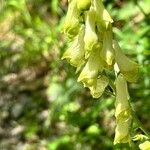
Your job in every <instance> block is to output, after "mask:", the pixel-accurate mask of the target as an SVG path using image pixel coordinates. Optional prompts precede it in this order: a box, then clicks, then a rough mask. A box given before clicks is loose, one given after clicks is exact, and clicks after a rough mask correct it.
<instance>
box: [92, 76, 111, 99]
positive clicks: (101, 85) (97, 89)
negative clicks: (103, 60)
mask: <svg viewBox="0 0 150 150" xmlns="http://www.w3.org/2000/svg"><path fill="white" fill-rule="evenodd" d="M108 83H109V80H108V78H107V77H106V76H101V77H100V78H98V79H97V80H96V82H95V84H93V85H92V86H91V87H89V89H90V91H91V95H92V96H93V98H99V97H100V96H101V95H102V94H103V92H104V90H105V88H106V87H107V85H108Z"/></svg>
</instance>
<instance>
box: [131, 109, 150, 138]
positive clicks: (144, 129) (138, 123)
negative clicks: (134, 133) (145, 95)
mask: <svg viewBox="0 0 150 150" xmlns="http://www.w3.org/2000/svg"><path fill="white" fill-rule="evenodd" d="M131 111H132V116H133V119H134V120H135V122H136V123H137V125H138V127H139V128H140V129H141V130H142V131H143V132H144V133H145V135H146V136H147V137H148V138H149V139H150V133H149V131H147V129H146V128H145V127H144V126H143V124H142V122H141V121H140V120H139V118H138V117H137V115H136V113H135V111H134V110H133V108H132V107H131Z"/></svg>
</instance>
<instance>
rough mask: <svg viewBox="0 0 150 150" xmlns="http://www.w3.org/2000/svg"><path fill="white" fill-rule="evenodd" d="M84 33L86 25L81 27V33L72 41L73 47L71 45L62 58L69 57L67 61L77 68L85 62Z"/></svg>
mask: <svg viewBox="0 0 150 150" xmlns="http://www.w3.org/2000/svg"><path fill="white" fill-rule="evenodd" d="M84 33H85V27H84V25H83V26H82V27H81V28H80V32H79V34H78V35H77V36H76V37H75V39H74V41H73V42H72V45H71V47H69V48H68V49H67V50H66V51H65V53H64V55H63V57H62V59H67V61H68V62H69V63H70V64H71V65H72V66H74V67H77V70H79V69H80V67H81V66H82V65H83V64H84V62H85V59H84V54H85V51H84V40H83V38H84Z"/></svg>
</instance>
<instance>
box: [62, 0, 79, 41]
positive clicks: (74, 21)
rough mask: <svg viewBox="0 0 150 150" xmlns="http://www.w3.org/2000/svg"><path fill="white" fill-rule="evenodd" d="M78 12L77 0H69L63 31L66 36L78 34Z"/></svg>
mask: <svg viewBox="0 0 150 150" xmlns="http://www.w3.org/2000/svg"><path fill="white" fill-rule="evenodd" d="M79 16H80V12H79V10H78V9H77V0H71V1H70V2H69V6H68V11H67V15H66V18H65V22H64V27H63V28H64V33H65V34H67V36H68V37H70V38H72V37H74V36H75V35H77V34H78V31H79V28H80V23H79V19H80V18H79Z"/></svg>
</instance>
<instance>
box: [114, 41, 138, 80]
mask: <svg viewBox="0 0 150 150" xmlns="http://www.w3.org/2000/svg"><path fill="white" fill-rule="evenodd" d="M113 46H114V50H115V59H116V62H117V64H118V67H119V69H120V72H121V73H122V74H123V75H124V77H125V79H126V80H127V81H129V82H135V81H136V80H137V78H138V72H139V65H138V64H137V63H135V62H134V61H132V60H130V59H129V58H128V57H127V56H125V55H124V54H123V52H122V51H121V48H120V46H119V44H118V43H117V42H116V41H114V43H113Z"/></svg>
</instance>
